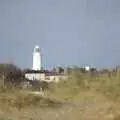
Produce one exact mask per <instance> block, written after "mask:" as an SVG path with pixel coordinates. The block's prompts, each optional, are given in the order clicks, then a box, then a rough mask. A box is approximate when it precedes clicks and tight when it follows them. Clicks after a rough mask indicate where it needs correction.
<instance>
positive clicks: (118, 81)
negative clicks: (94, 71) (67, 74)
mask: <svg viewBox="0 0 120 120" xmlns="http://www.w3.org/2000/svg"><path fill="white" fill-rule="evenodd" d="M73 76H74V77H73V78H71V79H69V80H68V81H67V82H65V81H64V82H63V81H62V82H60V83H59V84H55V85H52V86H51V87H50V89H49V90H47V91H46V92H45V96H44V97H41V96H38V95H32V94H28V91H27V90H18V89H13V90H8V89H6V88H4V87H1V89H0V120H66V119H69V120H119V119H120V112H119V111H120V77H119V74H113V73H112V74H111V76H109V75H108V74H107V73H106V74H103V75H100V76H97V75H94V76H91V75H90V74H79V73H75V74H74V75H73Z"/></svg>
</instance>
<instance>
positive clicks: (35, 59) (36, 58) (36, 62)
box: [33, 45, 41, 70]
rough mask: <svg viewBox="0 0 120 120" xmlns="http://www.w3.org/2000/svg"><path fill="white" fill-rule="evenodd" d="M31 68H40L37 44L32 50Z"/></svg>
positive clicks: (39, 54)
mask: <svg viewBox="0 0 120 120" xmlns="http://www.w3.org/2000/svg"><path fill="white" fill-rule="evenodd" d="M33 70H41V51H40V48H39V46H38V45H36V46H35V48H34V51H33Z"/></svg>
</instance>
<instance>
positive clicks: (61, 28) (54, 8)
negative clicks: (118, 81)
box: [0, 0, 120, 68]
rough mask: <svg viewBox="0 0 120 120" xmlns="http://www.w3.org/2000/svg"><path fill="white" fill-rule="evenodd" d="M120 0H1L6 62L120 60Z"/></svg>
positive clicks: (1, 46)
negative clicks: (36, 53)
mask: <svg viewBox="0 0 120 120" xmlns="http://www.w3.org/2000/svg"><path fill="white" fill-rule="evenodd" d="M119 6H120V0H0V62H12V63H14V64H16V65H18V66H19V67H21V68H26V67H30V68H31V67H32V52H33V48H34V46H35V45H36V44H38V45H39V46H40V48H41V51H42V54H43V55H42V63H43V67H45V68H50V67H54V66H59V65H61V66H67V65H78V66H81V65H85V64H86V65H92V66H96V67H114V66H116V65H120V53H119V51H120V7H119Z"/></svg>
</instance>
